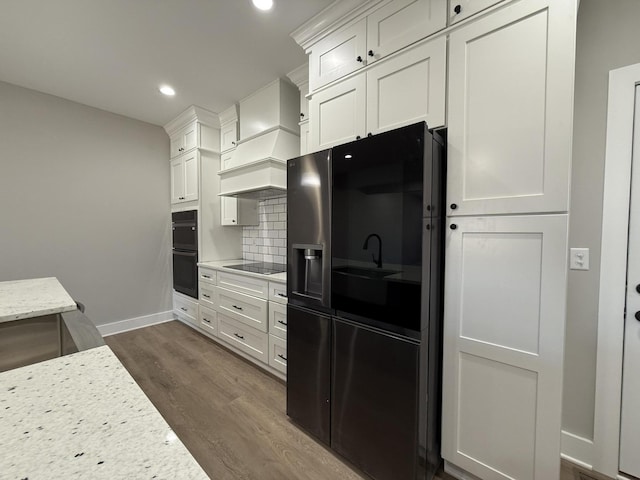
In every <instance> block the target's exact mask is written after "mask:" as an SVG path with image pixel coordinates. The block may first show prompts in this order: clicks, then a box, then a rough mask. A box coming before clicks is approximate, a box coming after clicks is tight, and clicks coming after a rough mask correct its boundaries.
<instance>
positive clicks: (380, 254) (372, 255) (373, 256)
mask: <svg viewBox="0 0 640 480" xmlns="http://www.w3.org/2000/svg"><path fill="white" fill-rule="evenodd" d="M371 237H375V238H377V239H378V259H377V260H376V256H375V255H374V254H373V253H372V254H371V259H372V260H373V263H375V264H376V267H378V268H382V239H381V238H380V235H378V234H377V233H370V234H369V236H367V238H366V239H365V241H364V245H362V249H363V250H366V249H367V248H369V239H370V238H371Z"/></svg>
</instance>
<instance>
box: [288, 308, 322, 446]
mask: <svg viewBox="0 0 640 480" xmlns="http://www.w3.org/2000/svg"><path fill="white" fill-rule="evenodd" d="M330 374H331V318H330V317H327V316H324V315H320V314H318V313H316V312H314V311H311V310H306V309H303V308H297V307H294V306H292V305H287V415H289V417H290V418H291V420H293V422H294V423H296V424H297V425H298V426H300V427H301V428H303V429H304V430H306V431H307V432H309V433H310V434H311V435H313V436H314V437H316V438H317V439H318V440H320V441H321V442H323V443H325V444H326V445H329V439H330V437H329V428H330V421H329V417H330V407H331V406H330V403H329V400H330V390H329V389H330V387H331V384H330Z"/></svg>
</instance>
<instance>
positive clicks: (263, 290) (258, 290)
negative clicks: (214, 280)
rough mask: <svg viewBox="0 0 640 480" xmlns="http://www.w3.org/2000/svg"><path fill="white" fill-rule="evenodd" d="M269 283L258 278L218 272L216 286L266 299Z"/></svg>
mask: <svg viewBox="0 0 640 480" xmlns="http://www.w3.org/2000/svg"><path fill="white" fill-rule="evenodd" d="M268 284H269V282H267V281H266V280H260V279H259V278H253V277H246V276H244V275H235V274H233V273H227V272H218V286H220V287H224V288H230V289H231V290H235V291H237V292H240V293H245V294H247V295H253V296H254V297H259V298H265V299H266V298H268V290H269V286H268Z"/></svg>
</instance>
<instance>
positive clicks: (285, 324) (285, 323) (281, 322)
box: [278, 320, 287, 327]
mask: <svg viewBox="0 0 640 480" xmlns="http://www.w3.org/2000/svg"><path fill="white" fill-rule="evenodd" d="M278 323H280V324H282V325H284V326H285V327H286V326H287V322H283V321H282V320H278Z"/></svg>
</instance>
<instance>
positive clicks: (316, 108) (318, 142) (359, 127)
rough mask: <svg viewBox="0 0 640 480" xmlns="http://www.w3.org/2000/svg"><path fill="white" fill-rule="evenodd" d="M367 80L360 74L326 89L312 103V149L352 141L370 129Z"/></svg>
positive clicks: (310, 145)
mask: <svg viewBox="0 0 640 480" xmlns="http://www.w3.org/2000/svg"><path fill="white" fill-rule="evenodd" d="M365 90H366V79H365V76H364V75H357V76H355V77H352V78H349V79H347V80H345V81H343V82H340V83H338V84H337V85H333V86H332V87H331V88H328V89H326V90H323V91H321V92H319V93H317V94H315V95H313V97H312V98H311V101H310V102H309V114H310V115H311V118H310V120H309V144H308V147H309V150H310V151H312V152H315V151H318V150H324V149H325V148H330V147H332V146H334V145H339V144H341V143H346V142H350V141H352V140H355V139H356V138H357V137H358V136H362V135H364V134H365V131H366V123H365V108H366V105H365V102H366V92H365Z"/></svg>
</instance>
